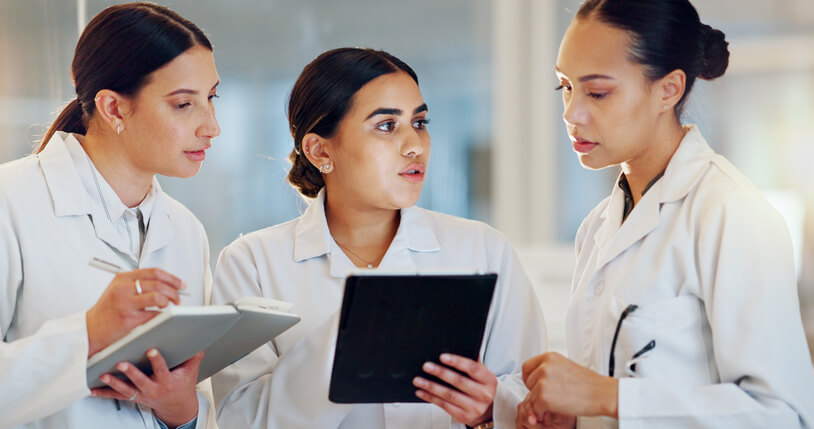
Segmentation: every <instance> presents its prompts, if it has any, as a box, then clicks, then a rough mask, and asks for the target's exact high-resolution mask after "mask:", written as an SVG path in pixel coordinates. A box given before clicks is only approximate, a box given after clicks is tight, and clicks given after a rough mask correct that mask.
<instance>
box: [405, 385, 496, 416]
mask: <svg viewBox="0 0 814 429" xmlns="http://www.w3.org/2000/svg"><path fill="white" fill-rule="evenodd" d="M413 385H414V386H415V387H418V388H419V389H421V390H424V391H425V392H427V393H429V394H431V395H432V396H435V397H438V398H439V399H441V400H443V401H444V402H448V403H450V404H454V405H455V406H456V407H459V408H463V409H472V410H474V409H478V408H481V407H478V401H476V400H475V399H473V398H471V397H469V396H467V395H465V394H464V393H462V392H459V391H457V390H455V389H450V388H449V387H446V386H442V385H440V384H438V383H434V382H432V381H429V380H427V379H426V378H423V377H415V378H414V379H413ZM422 399H423V398H422Z"/></svg>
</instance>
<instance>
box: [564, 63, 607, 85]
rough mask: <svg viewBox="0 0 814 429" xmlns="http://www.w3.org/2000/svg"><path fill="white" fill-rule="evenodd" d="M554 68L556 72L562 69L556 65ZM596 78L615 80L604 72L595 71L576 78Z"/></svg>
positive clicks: (584, 79)
mask: <svg viewBox="0 0 814 429" xmlns="http://www.w3.org/2000/svg"><path fill="white" fill-rule="evenodd" d="M554 70H555V71H556V72H557V73H562V70H560V68H559V67H557V66H554ZM562 74H565V73H562ZM596 79H609V80H616V79H614V78H613V77H612V76H608V75H606V74H597V73H594V74H589V75H585V76H582V77H580V78H578V79H577V80H578V81H580V82H588V81H589V80H596Z"/></svg>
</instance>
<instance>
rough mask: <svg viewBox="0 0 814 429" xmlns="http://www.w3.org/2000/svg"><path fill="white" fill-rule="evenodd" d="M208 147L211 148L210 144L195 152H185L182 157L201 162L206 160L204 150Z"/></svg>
mask: <svg viewBox="0 0 814 429" xmlns="http://www.w3.org/2000/svg"><path fill="white" fill-rule="evenodd" d="M210 147H212V145H211V144H209V145H206V146H204V147H202V148H200V149H196V150H185V151H184V155H186V156H187V157H188V158H189V159H191V160H192V161H196V162H201V161H203V160H204V159H206V150H207V149H209V148H210Z"/></svg>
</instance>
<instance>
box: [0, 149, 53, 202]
mask: <svg viewBox="0 0 814 429" xmlns="http://www.w3.org/2000/svg"><path fill="white" fill-rule="evenodd" d="M38 178H39V181H40V182H42V183H44V181H43V179H42V173H41V171H40V168H39V160H38V158H37V155H28V156H26V157H23V158H19V159H16V160H14V161H9V162H6V163H4V164H0V196H3V195H9V194H11V193H13V192H14V191H15V190H17V191H18V192H23V193H25V192H26V190H27V188H29V187H31V186H33V185H34V184H35V183H37V180H38Z"/></svg>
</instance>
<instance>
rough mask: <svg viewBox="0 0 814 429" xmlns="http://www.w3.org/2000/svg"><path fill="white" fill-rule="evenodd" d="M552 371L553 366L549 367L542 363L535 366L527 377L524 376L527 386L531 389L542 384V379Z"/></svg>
mask: <svg viewBox="0 0 814 429" xmlns="http://www.w3.org/2000/svg"><path fill="white" fill-rule="evenodd" d="M550 372H551V368H549V367H548V366H547V365H546V364H541V365H539V366H538V367H537V368H534V371H532V372H531V373H530V374H529V375H528V376H527V377H524V379H523V380H524V381H523V382H524V383H525V384H526V387H528V388H529V389H531V388H532V387H534V386H536V385H538V384H540V382H541V381H542V380H544V379H545V378H546V377H547V376H548V375H549V373H550Z"/></svg>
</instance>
